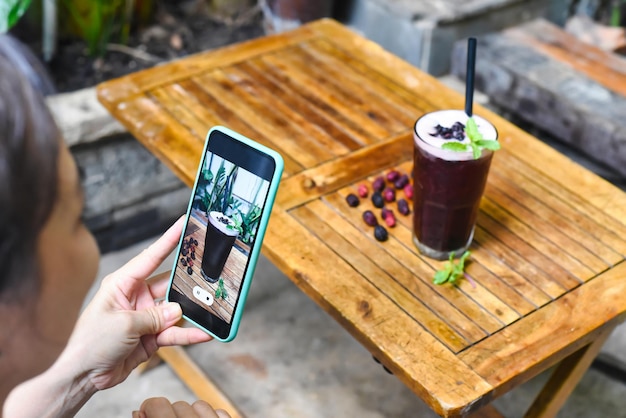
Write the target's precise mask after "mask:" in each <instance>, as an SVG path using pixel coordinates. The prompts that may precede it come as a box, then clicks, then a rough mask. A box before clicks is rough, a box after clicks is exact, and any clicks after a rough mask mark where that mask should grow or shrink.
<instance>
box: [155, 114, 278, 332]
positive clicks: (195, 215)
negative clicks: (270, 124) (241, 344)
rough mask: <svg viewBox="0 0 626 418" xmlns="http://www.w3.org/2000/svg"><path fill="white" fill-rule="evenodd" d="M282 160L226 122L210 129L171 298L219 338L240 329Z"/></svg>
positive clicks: (186, 221)
mask: <svg viewBox="0 0 626 418" xmlns="http://www.w3.org/2000/svg"><path fill="white" fill-rule="evenodd" d="M283 166H284V163H283V159H282V157H281V156H280V155H279V154H278V153H277V152H276V151H273V150H271V149H269V148H267V147H265V146H263V145H261V144H258V143H257V142H255V141H252V140H251V139H249V138H246V137H244V136H243V135H241V134H238V133H236V132H234V131H232V130H230V129H228V128H225V127H222V126H216V127H214V128H212V129H211V130H210V131H209V133H208V134H207V138H206V143H205V146H204V150H203V152H202V158H201V160H200V166H199V168H198V174H197V176H196V181H195V184H194V187H193V191H192V193H191V199H190V200H189V206H188V208H187V215H186V219H185V227H184V229H183V231H184V232H183V234H182V236H181V238H180V243H179V245H178V249H177V250H176V251H177V252H176V259H175V262H174V267H173V268H172V276H171V278H170V282H169V287H168V290H167V300H168V301H172V302H178V303H179V304H180V306H181V307H182V310H183V316H184V318H185V319H187V320H188V321H190V322H191V323H193V324H194V325H195V326H197V327H199V328H201V329H203V330H204V331H205V332H207V333H209V334H211V335H212V336H213V337H215V338H216V339H218V340H220V341H224V342H226V341H231V340H232V339H233V338H235V336H236V335H237V330H238V328H239V322H240V320H241V314H242V312H243V307H244V304H245V301H246V296H247V294H248V289H249V288H250V283H251V281H252V276H253V274H254V269H255V266H256V262H257V259H258V256H259V253H260V251H261V244H262V242H263V236H264V235H265V229H266V227H267V222H268V220H269V217H270V213H271V210H272V205H273V203H274V198H275V196H276V191H277V189H278V183H279V182H280V177H281V175H282V172H283Z"/></svg>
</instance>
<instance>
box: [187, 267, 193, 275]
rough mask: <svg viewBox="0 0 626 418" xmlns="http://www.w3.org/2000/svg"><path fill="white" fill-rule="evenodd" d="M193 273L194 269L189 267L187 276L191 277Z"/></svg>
mask: <svg viewBox="0 0 626 418" xmlns="http://www.w3.org/2000/svg"><path fill="white" fill-rule="evenodd" d="M192 273H193V269H192V268H191V267H187V274H189V275H191V274H192Z"/></svg>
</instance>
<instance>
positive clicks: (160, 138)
mask: <svg viewBox="0 0 626 418" xmlns="http://www.w3.org/2000/svg"><path fill="white" fill-rule="evenodd" d="M117 110H118V113H117V116H116V117H117V118H118V120H119V121H120V122H121V123H122V124H123V125H124V126H126V128H128V130H129V131H130V132H132V133H133V134H135V135H136V137H137V139H138V140H139V141H141V143H142V144H143V145H144V146H146V148H148V149H149V150H150V152H152V153H153V154H154V155H156V157H157V158H159V159H160V160H161V161H163V163H164V164H165V165H167V166H168V167H169V168H170V169H171V170H172V171H173V172H174V174H176V175H177V176H178V178H180V179H181V180H182V181H183V182H184V183H185V184H186V185H187V186H188V187H192V186H193V183H194V181H195V177H196V172H197V169H198V164H199V163H200V157H201V154H202V150H203V147H204V137H202V138H200V137H194V136H193V135H190V133H189V131H188V130H187V128H186V127H185V126H183V125H181V124H180V123H179V122H178V121H177V120H176V119H175V118H174V117H173V116H172V115H171V114H170V113H169V112H167V111H166V110H165V109H163V108H162V107H160V106H159V105H157V104H156V103H155V102H153V101H152V100H150V99H149V98H147V97H143V96H137V97H134V98H131V99H129V100H127V101H123V102H121V103H119V104H118V105H117Z"/></svg>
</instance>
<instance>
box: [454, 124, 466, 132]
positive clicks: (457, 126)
mask: <svg viewBox="0 0 626 418" xmlns="http://www.w3.org/2000/svg"><path fill="white" fill-rule="evenodd" d="M451 129H452V131H454V132H463V131H464V130H465V125H463V124H462V123H461V122H454V125H452V128H451Z"/></svg>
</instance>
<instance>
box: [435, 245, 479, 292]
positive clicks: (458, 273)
mask: <svg viewBox="0 0 626 418" xmlns="http://www.w3.org/2000/svg"><path fill="white" fill-rule="evenodd" d="M470 255H471V252H470V251H465V252H464V253H463V255H462V256H461V258H460V259H459V260H458V261H457V262H456V263H455V262H454V253H452V254H450V258H449V259H448V261H447V262H446V264H445V265H444V268H443V269H441V270H438V271H437V272H436V273H435V277H434V279H433V283H435V284H437V285H441V284H444V283H452V284H456V281H457V280H458V279H459V278H461V277H463V275H464V274H465V261H466V260H467V258H468V257H469V256H470Z"/></svg>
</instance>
